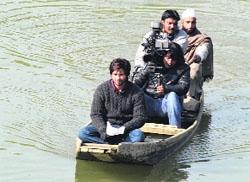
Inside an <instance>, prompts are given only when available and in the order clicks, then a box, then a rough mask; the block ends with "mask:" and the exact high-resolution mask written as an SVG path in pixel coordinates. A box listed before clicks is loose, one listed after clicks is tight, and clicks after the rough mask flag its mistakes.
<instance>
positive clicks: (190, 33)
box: [183, 27, 196, 35]
mask: <svg viewBox="0 0 250 182" xmlns="http://www.w3.org/2000/svg"><path fill="white" fill-rule="evenodd" d="M183 30H184V31H185V32H186V33H187V34H188V35H192V34H193V33H194V32H195V31H196V28H194V29H192V30H190V31H188V30H187V29H185V28H184V27H183Z"/></svg>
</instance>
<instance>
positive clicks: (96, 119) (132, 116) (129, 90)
mask: <svg viewBox="0 0 250 182" xmlns="http://www.w3.org/2000/svg"><path fill="white" fill-rule="evenodd" d="M90 117H91V120H92V124H93V125H94V127H95V128H96V129H97V131H98V132H99V134H100V135H101V138H102V139H104V140H105V139H106V137H107V135H106V122H107V121H110V122H111V123H112V124H118V125H121V126H122V125H123V126H125V133H129V132H130V131H132V130H134V129H137V128H140V127H142V126H143V125H144V123H145V122H146V120H147V117H146V111H145V102H144V95H143V92H142V91H141V90H140V89H139V87H137V86H136V85H135V84H133V83H131V82H129V81H128V82H126V85H125V87H124V89H123V91H122V92H121V93H119V92H118V91H117V90H116V89H115V88H114V87H113V86H112V84H111V80H108V81H106V82H104V83H102V84H101V85H99V86H98V87H97V89H96V91H95V94H94V98H93V102H92V106H91V114H90Z"/></svg>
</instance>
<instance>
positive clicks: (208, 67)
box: [181, 9, 214, 100]
mask: <svg viewBox="0 0 250 182" xmlns="http://www.w3.org/2000/svg"><path fill="white" fill-rule="evenodd" d="M196 19H197V17H196V13H195V11H194V10H193V9H187V10H185V11H184V12H183V14H182V17H181V24H182V27H181V29H182V30H184V31H185V32H186V33H187V34H188V46H187V50H186V53H185V55H184V57H185V60H186V62H187V63H188V64H189V65H190V68H191V69H190V88H189V92H188V93H187V95H188V96H189V97H191V98H194V99H196V100H199V97H200V95H201V92H202V86H203V82H204V81H209V80H211V79H213V76H214V70H213V44H212V40H211V38H210V37H208V36H207V35H206V34H202V33H201V32H200V31H199V30H198V29H197V27H196Z"/></svg>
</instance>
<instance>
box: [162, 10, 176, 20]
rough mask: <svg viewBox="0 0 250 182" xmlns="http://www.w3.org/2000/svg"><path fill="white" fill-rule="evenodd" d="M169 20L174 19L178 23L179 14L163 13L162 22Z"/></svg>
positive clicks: (172, 11)
mask: <svg viewBox="0 0 250 182" xmlns="http://www.w3.org/2000/svg"><path fill="white" fill-rule="evenodd" d="M167 18H173V19H175V20H176V21H179V20H180V16H179V14H178V12H177V11H176V10H166V11H164V12H163V14H162V16H161V20H165V19H167Z"/></svg>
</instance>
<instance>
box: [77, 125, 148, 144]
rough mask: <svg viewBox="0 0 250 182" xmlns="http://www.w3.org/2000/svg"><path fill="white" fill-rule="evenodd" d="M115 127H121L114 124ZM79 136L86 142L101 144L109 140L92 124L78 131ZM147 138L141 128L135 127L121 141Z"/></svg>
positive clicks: (139, 140) (138, 140)
mask: <svg viewBox="0 0 250 182" xmlns="http://www.w3.org/2000/svg"><path fill="white" fill-rule="evenodd" d="M112 126H113V127H117V128H119V127H120V126H119V125H113V124H112ZM78 138H80V139H81V140H82V141H83V142H84V143H101V144H108V142H106V141H104V140H103V139H102V138H101V137H100V134H99V133H98V131H97V129H96V128H95V127H94V126H93V125H92V124H91V125H88V126H85V127H83V128H81V129H80V130H79V132H78ZM144 139H145V136H144V133H143V132H142V131H141V130H139V129H135V130H132V131H131V132H130V133H129V134H128V136H127V137H126V138H125V139H123V140H122V141H121V142H132V143H134V142H143V141H144Z"/></svg>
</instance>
